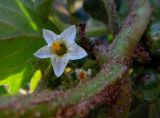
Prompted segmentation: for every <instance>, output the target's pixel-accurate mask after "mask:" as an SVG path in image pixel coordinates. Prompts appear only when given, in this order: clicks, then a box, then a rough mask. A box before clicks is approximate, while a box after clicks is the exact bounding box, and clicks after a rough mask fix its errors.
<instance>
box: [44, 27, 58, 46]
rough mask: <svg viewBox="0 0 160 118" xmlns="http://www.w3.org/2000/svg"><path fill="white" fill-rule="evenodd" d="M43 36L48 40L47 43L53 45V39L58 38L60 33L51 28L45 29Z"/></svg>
mask: <svg viewBox="0 0 160 118" xmlns="http://www.w3.org/2000/svg"><path fill="white" fill-rule="evenodd" d="M43 37H44V39H45V40H46V42H47V44H48V45H49V46H51V45H52V43H53V41H55V40H56V39H58V37H59V35H56V34H55V33H54V32H52V31H50V30H46V29H43Z"/></svg>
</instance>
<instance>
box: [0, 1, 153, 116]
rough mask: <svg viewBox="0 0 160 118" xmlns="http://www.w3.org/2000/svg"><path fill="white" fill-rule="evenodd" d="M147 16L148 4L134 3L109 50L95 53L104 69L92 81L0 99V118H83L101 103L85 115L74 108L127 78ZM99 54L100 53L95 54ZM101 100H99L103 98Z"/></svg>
mask: <svg viewBox="0 0 160 118" xmlns="http://www.w3.org/2000/svg"><path fill="white" fill-rule="evenodd" d="M150 14H151V10H150V6H149V3H148V1H147V0H135V5H134V9H133V11H132V12H131V13H130V15H129V16H128V18H127V19H126V21H125V22H124V26H123V27H122V29H121V31H120V32H119V34H118V35H117V36H116V38H115V40H114V41H113V43H112V44H111V45H110V46H109V49H105V48H103V49H101V48H100V49H99V50H97V51H95V54H96V56H97V57H99V56H100V57H102V60H104V63H103V64H104V68H103V69H101V70H100V72H99V73H98V74H97V75H96V76H95V77H94V78H93V79H91V80H90V81H88V82H86V83H83V84H81V85H80V86H78V87H76V88H73V89H71V90H68V91H66V92H56V93H55V92H54V93H53V92H45V93H39V94H36V95H27V96H18V97H1V98H0V111H1V112H0V117H36V116H37V117H59V118H61V117H69V118H71V117H73V116H75V115H78V116H81V115H82V116H84V115H86V113H88V112H89V111H90V110H92V109H93V108H94V106H96V105H97V104H99V103H101V102H95V103H92V104H89V109H88V111H87V112H86V113H84V114H83V112H82V111H83V110H78V109H75V108H79V109H83V107H77V105H80V104H81V103H83V102H84V101H87V100H88V101H92V99H93V98H94V97H95V96H96V95H101V94H100V93H101V92H103V90H105V89H107V88H108V87H110V86H112V85H114V84H115V83H116V82H117V80H122V79H123V77H126V73H127V70H128V64H129V62H130V59H131V56H132V51H133V50H134V48H135V46H136V45H137V43H138V41H139V39H140V37H141V35H142V34H143V32H144V30H145V29H146V27H147V24H148V23H149V19H150ZM101 50H103V52H101V53H98V52H99V51H101ZM106 52H107V53H106ZM98 59H99V61H100V60H101V59H100V58H98ZM116 90H117V89H116ZM104 97H105V96H102V98H104ZM97 101H98V99H97ZM100 101H101V99H100ZM93 104H95V105H93ZM74 106H75V107H74ZM92 106H93V107H92Z"/></svg>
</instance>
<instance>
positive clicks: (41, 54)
mask: <svg viewBox="0 0 160 118" xmlns="http://www.w3.org/2000/svg"><path fill="white" fill-rule="evenodd" d="M51 55H52V51H51V48H49V47H48V46H44V47H42V48H40V49H39V50H38V51H37V52H35V53H34V56H36V57H38V58H48V57H51Z"/></svg>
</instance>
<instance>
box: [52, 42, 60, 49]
mask: <svg viewBox="0 0 160 118" xmlns="http://www.w3.org/2000/svg"><path fill="white" fill-rule="evenodd" d="M52 49H53V50H54V51H59V50H60V49H61V44H60V43H59V42H58V41H55V42H54V43H53V44H52Z"/></svg>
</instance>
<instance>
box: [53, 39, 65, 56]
mask: <svg viewBox="0 0 160 118" xmlns="http://www.w3.org/2000/svg"><path fill="white" fill-rule="evenodd" d="M51 47H52V51H53V53H55V54H57V55H58V56H62V55H64V54H66V53H67V47H66V44H65V43H63V42H59V41H55V42H53V44H52V46H51Z"/></svg>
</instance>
